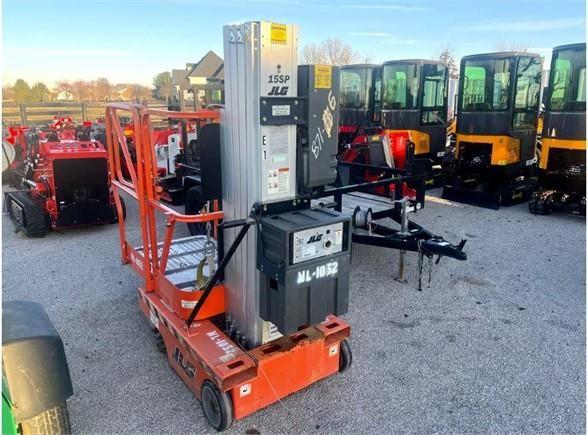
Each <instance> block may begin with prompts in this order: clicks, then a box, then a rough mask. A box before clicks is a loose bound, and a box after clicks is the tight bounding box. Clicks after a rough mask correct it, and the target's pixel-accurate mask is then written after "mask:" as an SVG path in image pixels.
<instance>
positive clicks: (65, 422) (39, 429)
mask: <svg viewBox="0 0 588 435" xmlns="http://www.w3.org/2000/svg"><path fill="white" fill-rule="evenodd" d="M20 429H21V433H22V434H23V435H33V434H35V435H36V434H39V435H40V434H62V435H65V434H67V435H69V434H71V424H70V421H69V412H68V410H67V403H66V402H61V403H60V404H59V405H57V406H54V407H53V408H51V409H48V410H47V411H45V412H43V413H41V414H39V415H36V416H35V417H33V418H30V419H28V420H24V421H21V422H20Z"/></svg>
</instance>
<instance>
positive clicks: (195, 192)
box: [185, 186, 206, 236]
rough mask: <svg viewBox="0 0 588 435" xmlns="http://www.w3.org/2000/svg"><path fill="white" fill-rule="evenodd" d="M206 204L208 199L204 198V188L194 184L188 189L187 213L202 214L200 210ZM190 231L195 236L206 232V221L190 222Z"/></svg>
mask: <svg viewBox="0 0 588 435" xmlns="http://www.w3.org/2000/svg"><path fill="white" fill-rule="evenodd" d="M205 205H206V201H204V200H203V199H202V188H201V187H200V186H192V187H190V188H189V189H188V190H187V191H186V200H185V212H186V214H200V210H202V208H203V207H204V206H205ZM187 225H188V231H190V234H191V235H193V236H198V235H202V234H206V224H204V223H189V224H187Z"/></svg>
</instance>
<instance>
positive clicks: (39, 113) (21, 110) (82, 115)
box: [2, 100, 167, 125]
mask: <svg viewBox="0 0 588 435" xmlns="http://www.w3.org/2000/svg"><path fill="white" fill-rule="evenodd" d="M111 102H112V101H83V102H72V101H67V102H65V101H51V102H47V103H26V104H18V103H13V102H3V103H2V121H3V122H6V123H8V124H22V125H46V124H48V123H50V122H51V121H52V120H53V117H54V116H55V115H57V116H68V115H69V116H71V117H73V118H74V120H75V121H77V122H82V121H96V120H97V119H98V118H102V117H104V111H105V107H106V105H107V104H108V103H111ZM143 104H145V105H146V106H148V107H152V108H156V109H167V104H166V102H165V101H161V100H147V101H144V102H143Z"/></svg>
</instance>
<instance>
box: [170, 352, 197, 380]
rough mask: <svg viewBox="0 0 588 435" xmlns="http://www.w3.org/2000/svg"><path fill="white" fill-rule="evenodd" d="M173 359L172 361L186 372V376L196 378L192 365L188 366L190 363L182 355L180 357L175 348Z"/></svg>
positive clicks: (180, 353)
mask: <svg viewBox="0 0 588 435" xmlns="http://www.w3.org/2000/svg"><path fill="white" fill-rule="evenodd" d="M173 357H174V360H175V361H176V362H177V363H178V365H179V366H180V367H181V368H182V369H183V370H184V372H186V374H187V375H188V376H189V377H191V378H194V376H196V369H195V368H194V366H193V365H192V364H190V362H189V361H188V360H187V359H186V358H185V357H184V355H182V352H180V349H178V348H177V347H176V348H175V349H174V354H173Z"/></svg>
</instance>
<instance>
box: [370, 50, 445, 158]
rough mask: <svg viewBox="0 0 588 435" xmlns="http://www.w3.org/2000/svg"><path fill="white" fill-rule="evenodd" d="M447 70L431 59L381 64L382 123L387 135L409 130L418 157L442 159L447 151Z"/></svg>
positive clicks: (441, 64)
mask: <svg viewBox="0 0 588 435" xmlns="http://www.w3.org/2000/svg"><path fill="white" fill-rule="evenodd" d="M447 85H448V71H447V67H446V66H445V64H444V63H442V62H439V61H430V60H422V59H416V60H394V61H389V62H385V63H384V64H383V65H382V78H381V88H382V89H381V95H382V102H381V124H382V128H383V130H384V133H385V134H389V133H392V132H398V131H406V132H408V134H409V136H410V140H411V141H412V142H413V143H414V145H415V150H414V155H415V157H416V158H428V159H430V160H431V161H433V162H440V161H441V160H442V158H443V156H444V154H445V145H446V138H447V133H446V128H447Z"/></svg>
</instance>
